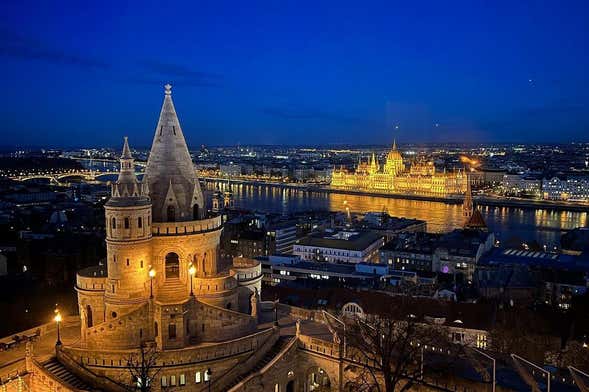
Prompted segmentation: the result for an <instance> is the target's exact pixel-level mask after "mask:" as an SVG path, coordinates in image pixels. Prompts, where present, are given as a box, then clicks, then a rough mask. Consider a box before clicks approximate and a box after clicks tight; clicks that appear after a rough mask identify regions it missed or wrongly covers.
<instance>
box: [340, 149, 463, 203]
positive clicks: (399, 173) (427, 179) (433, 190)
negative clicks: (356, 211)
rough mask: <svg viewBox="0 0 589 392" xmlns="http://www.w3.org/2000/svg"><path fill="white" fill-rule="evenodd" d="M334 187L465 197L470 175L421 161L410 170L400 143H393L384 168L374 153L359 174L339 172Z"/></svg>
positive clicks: (410, 166) (362, 163)
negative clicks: (438, 168)
mask: <svg viewBox="0 0 589 392" xmlns="http://www.w3.org/2000/svg"><path fill="white" fill-rule="evenodd" d="M331 186H333V187H334V188H340V189H348V190H355V191H358V190H360V191H366V192H376V193H398V194H405V195H423V196H433V197H445V196H450V195H459V194H463V193H464V192H465V190H466V176H465V175H464V172H463V171H462V170H458V171H455V172H451V173H447V172H446V171H445V170H444V171H443V172H439V171H436V167H435V166H434V163H433V162H424V161H417V162H413V163H412V164H411V165H409V167H408V168H407V167H406V166H405V163H404V162H403V157H402V156H401V153H400V152H399V151H398V150H397V146H396V143H393V147H392V149H391V150H390V151H389V153H388V154H387V157H386V160H385V162H384V164H383V165H380V163H379V162H378V160H377V158H376V156H375V154H372V156H371V158H370V160H369V161H368V162H362V161H359V162H358V166H357V167H356V170H355V172H348V171H347V170H345V169H343V168H340V169H335V170H334V171H333V174H332V178H331Z"/></svg>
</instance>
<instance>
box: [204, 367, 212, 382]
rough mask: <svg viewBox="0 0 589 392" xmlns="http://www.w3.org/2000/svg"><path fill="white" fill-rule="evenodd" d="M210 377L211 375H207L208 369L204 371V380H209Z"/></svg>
mask: <svg viewBox="0 0 589 392" xmlns="http://www.w3.org/2000/svg"><path fill="white" fill-rule="evenodd" d="M210 378H211V376H210V375H209V371H208V370H207V371H205V381H209V379H210Z"/></svg>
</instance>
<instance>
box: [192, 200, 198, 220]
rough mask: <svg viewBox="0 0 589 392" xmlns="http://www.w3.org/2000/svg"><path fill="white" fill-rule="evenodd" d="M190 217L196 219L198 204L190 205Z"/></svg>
mask: <svg viewBox="0 0 589 392" xmlns="http://www.w3.org/2000/svg"><path fill="white" fill-rule="evenodd" d="M192 219H193V220H197V219H198V204H195V205H193V206H192Z"/></svg>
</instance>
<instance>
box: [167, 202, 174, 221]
mask: <svg viewBox="0 0 589 392" xmlns="http://www.w3.org/2000/svg"><path fill="white" fill-rule="evenodd" d="M167 215H168V222H175V221H176V209H175V208H174V206H168V210H167Z"/></svg>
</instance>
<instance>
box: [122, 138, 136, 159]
mask: <svg viewBox="0 0 589 392" xmlns="http://www.w3.org/2000/svg"><path fill="white" fill-rule="evenodd" d="M121 159H133V155H131V149H130V148H129V138H128V137H127V136H125V143H124V144H123V153H122V154H121Z"/></svg>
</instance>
